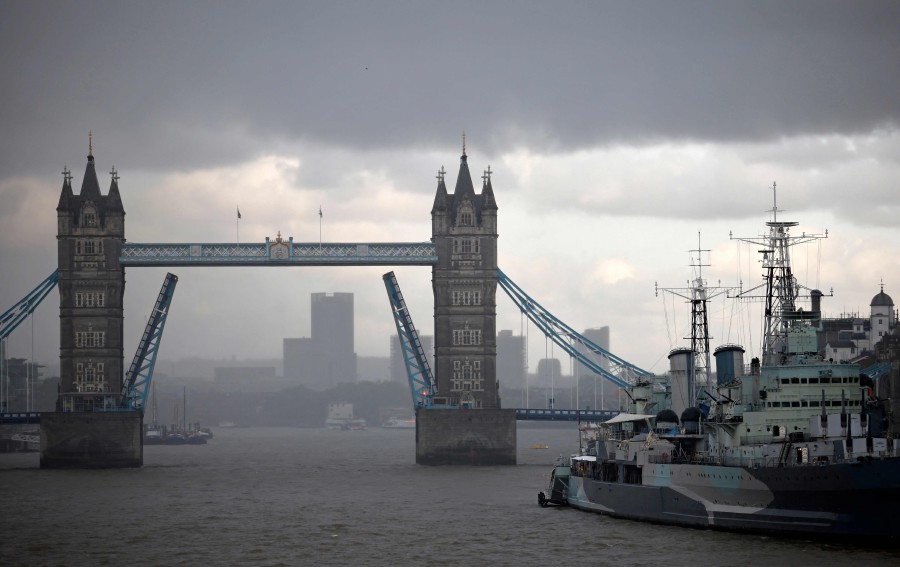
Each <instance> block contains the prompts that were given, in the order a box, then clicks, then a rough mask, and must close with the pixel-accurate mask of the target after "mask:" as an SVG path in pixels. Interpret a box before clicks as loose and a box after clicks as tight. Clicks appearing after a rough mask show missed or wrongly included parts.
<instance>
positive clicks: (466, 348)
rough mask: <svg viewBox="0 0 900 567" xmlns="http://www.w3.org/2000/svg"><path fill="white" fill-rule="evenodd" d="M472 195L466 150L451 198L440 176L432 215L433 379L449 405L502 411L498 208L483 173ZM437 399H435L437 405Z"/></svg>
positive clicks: (486, 177) (487, 179)
mask: <svg viewBox="0 0 900 567" xmlns="http://www.w3.org/2000/svg"><path fill="white" fill-rule="evenodd" d="M482 180H483V184H482V188H481V194H480V195H476V194H475V189H474V187H473V186H472V176H471V175H470V174H469V165H468V163H467V156H466V149H465V144H463V153H462V156H461V158H460V163H459V175H457V178H456V187H455V189H454V191H453V194H452V195H448V193H447V187H446V185H445V184H444V170H443V168H441V172H440V174H439V175H438V187H437V193H436V195H435V198H434V206H433V207H432V210H431V236H432V241H433V242H434V246H435V250H436V252H437V264H435V266H434V268H433V271H432V287H433V288H434V334H435V341H434V344H435V353H434V366H435V379H436V380H437V387H438V396H439V397H440V398H441V399H443V401H446V402H447V403H450V404H460V405H461V406H463V407H468V408H478V409H482V408H483V409H488V408H499V407H500V396H499V390H498V383H497V331H496V327H497V325H496V318H497V303H496V293H497V203H496V201H495V200H494V191H493V188H492V187H491V171H490V167H488V169H487V171H485V174H484V176H483V177H482ZM436 401H441V400H436Z"/></svg>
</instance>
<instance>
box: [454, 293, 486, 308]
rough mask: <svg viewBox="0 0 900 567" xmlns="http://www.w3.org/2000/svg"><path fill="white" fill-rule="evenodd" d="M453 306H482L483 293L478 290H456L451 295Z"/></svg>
mask: <svg viewBox="0 0 900 567" xmlns="http://www.w3.org/2000/svg"><path fill="white" fill-rule="evenodd" d="M451 299H452V302H453V305H481V292H480V291H477V290H454V291H453V293H452V294H451Z"/></svg>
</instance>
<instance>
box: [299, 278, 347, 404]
mask: <svg viewBox="0 0 900 567" xmlns="http://www.w3.org/2000/svg"><path fill="white" fill-rule="evenodd" d="M310 314H311V321H312V323H311V331H312V332H311V333H310V334H311V335H312V336H310V337H303V338H299V339H284V350H283V356H284V377H285V379H287V380H293V381H295V382H298V383H300V384H304V385H306V386H309V387H310V388H314V389H318V390H322V389H327V388H331V387H333V386H335V385H337V384H340V383H341V382H356V381H357V372H356V353H355V352H354V343H353V294H352V293H313V294H311V296H310Z"/></svg>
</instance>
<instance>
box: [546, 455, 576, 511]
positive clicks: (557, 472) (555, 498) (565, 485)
mask: <svg viewBox="0 0 900 567" xmlns="http://www.w3.org/2000/svg"><path fill="white" fill-rule="evenodd" d="M571 473H572V469H571V468H570V467H569V466H568V465H565V464H562V463H559V464H557V465H556V466H555V467H553V471H551V472H550V484H549V486H548V487H547V492H548V494H549V496H548V494H544V493H543V492H539V493H538V504H540V505H541V507H542V508H546V507H547V506H551V505H553V506H566V505H568V504H569V476H570V475H571Z"/></svg>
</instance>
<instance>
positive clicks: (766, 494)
mask: <svg viewBox="0 0 900 567" xmlns="http://www.w3.org/2000/svg"><path fill="white" fill-rule="evenodd" d="M773 212H774V213H775V217H774V218H773V220H772V221H771V222H768V223H766V224H767V226H768V228H769V232H768V236H767V237H766V238H765V240H763V241H759V242H757V241H751V240H748V242H753V243H756V244H759V245H760V248H761V249H762V250H761V251H762V252H763V254H764V256H763V261H762V265H763V268H764V270H765V277H766V282H765V284H766V287H765V289H766V295H765V301H766V302H765V305H766V313H765V335H764V341H763V345H762V356H761V360H760V359H753V360H752V361H751V364H750V365H749V368H745V367H744V365H743V362H742V356H743V349H742V348H740V347H737V346H736V345H727V347H728V348H720V349H717V353H716V354H717V366H718V376H717V379H716V381H715V383H712V382H710V381H709V380H706V381H704V380H703V378H702V376H699V375H698V374H697V373H696V369H697V368H698V366H699V365H698V364H697V363H696V358H695V356H694V355H695V354H696V352H697V351H698V350H700V351H702V350H703V349H702V347H699V348H698V346H697V345H702V342H701V340H702V339H704V338H705V337H692V339H694V340H692V346H693V348H692V349H684V350H685V351H686V353H687V357H688V360H687V361H686V364H683V365H681V366H680V368H681V369H682V370H684V369H687V372H682V373H679V372H674V371H673V372H672V373H671V374H670V375H669V376H652V377H649V378H647V379H644V380H642V381H640V382H637V383H635V384H633V385H632V387H631V388H630V391H629V397H630V399H631V400H632V401H631V407H630V408H629V412H628V413H622V414H620V415H619V416H616V417H615V418H613V419H611V420H609V421H607V422H606V423H604V424H602V426H601V427H600V428H599V429H597V430H593V431H595V435H593V437H592V438H591V439H590V440H588V443H587V446H586V450H585V451H584V455H579V456H576V457H573V458H572V460H571V461H570V463H569V471H570V474H569V476H568V483H567V490H566V502H567V503H568V505H570V506H572V507H574V508H578V509H582V510H586V511H592V512H598V513H602V514H608V515H611V516H615V517H621V518H629V519H633V520H640V521H649V522H657V523H665V524H673V525H681V526H691V527H700V528H717V529H727V530H736V531H747V532H759V533H769V534H793V535H803V536H812V537H825V538H835V537H847V538H852V539H856V540H866V541H868V542H875V543H878V544H887V545H898V544H900V538H898V536H897V535H896V528H895V527H894V525H893V520H894V517H895V516H896V510H897V509H898V508H900V451H898V449H900V447H898V445H897V444H896V443H895V440H894V439H893V434H892V433H891V432H890V431H889V425H888V420H887V411H886V403H885V400H879V399H876V398H875V396H874V395H873V388H872V386H873V383H872V379H871V378H870V377H869V376H867V375H865V374H862V373H861V372H860V367H859V365H858V364H853V363H849V362H843V361H834V360H831V359H826V358H825V357H824V356H823V355H822V354H821V353H820V352H819V349H818V346H817V345H818V342H817V333H818V332H819V330H820V326H821V315H820V312H819V304H818V301H819V300H820V298H821V296H822V294H821V293H820V292H817V291H816V290H810V294H809V295H810V299H811V302H812V305H811V308H809V309H807V310H804V309H802V308H800V307H799V306H798V299H799V291H800V289H801V286H799V285H798V284H797V283H796V281H795V279H794V276H793V275H792V273H791V269H790V255H789V254H788V249H789V247H790V246H792V245H793V243H794V240H792V237H791V236H790V234H789V231H790V228H791V227H793V226H795V225H796V223H792V222H783V221H778V220H777V207H775V208H774V209H773ZM797 238H798V239H799V238H803V239H806V240H808V239H809V238H811V237H810V235H808V234H805V233H804V235H803V237H797ZM696 283H697V285H696V286H695V294H694V295H693V296H692V297H691V298H689V299H691V300H692V303H693V305H694V309H695V312H694V313H695V320H697V319H699V317H696V314H697V313H698V310H697V305H698V304H701V303H702V305H703V306H702V309H705V299H706V297H705V295H703V292H704V290H703V285H702V283H703V282H702V279H700V278H698V279H697V280H696ZM701 315H702V316H703V320H704V321H705V311H702V312H701ZM696 328H698V327H697V326H695V329H696ZM705 352H706V353H708V352H709V351H708V347H707V349H706V351H705ZM720 353H721V356H722V359H721V360H720V359H719V355H720ZM682 354H683V352H682V350H679V351H677V352H676V351H673V354H672V355H670V360H671V358H672V357H673V356H681V355H682ZM673 367H674V365H673ZM693 380H696V381H693ZM659 392H663V393H664V394H665V395H664V396H662V399H663V400H664V403H658V402H655V401H654V400H659V399H660V396H658V395H657V394H658V393H659ZM673 393H675V394H679V395H681V399H684V400H686V401H689V403H687V404H683V405H686V406H687V407H679V406H678V404H677V403H673V400H672V397H673ZM685 393H687V395H684V394H685ZM676 409H677V410H679V411H680V415H679V412H678V411H674V410H676ZM541 495H543V493H541Z"/></svg>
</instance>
